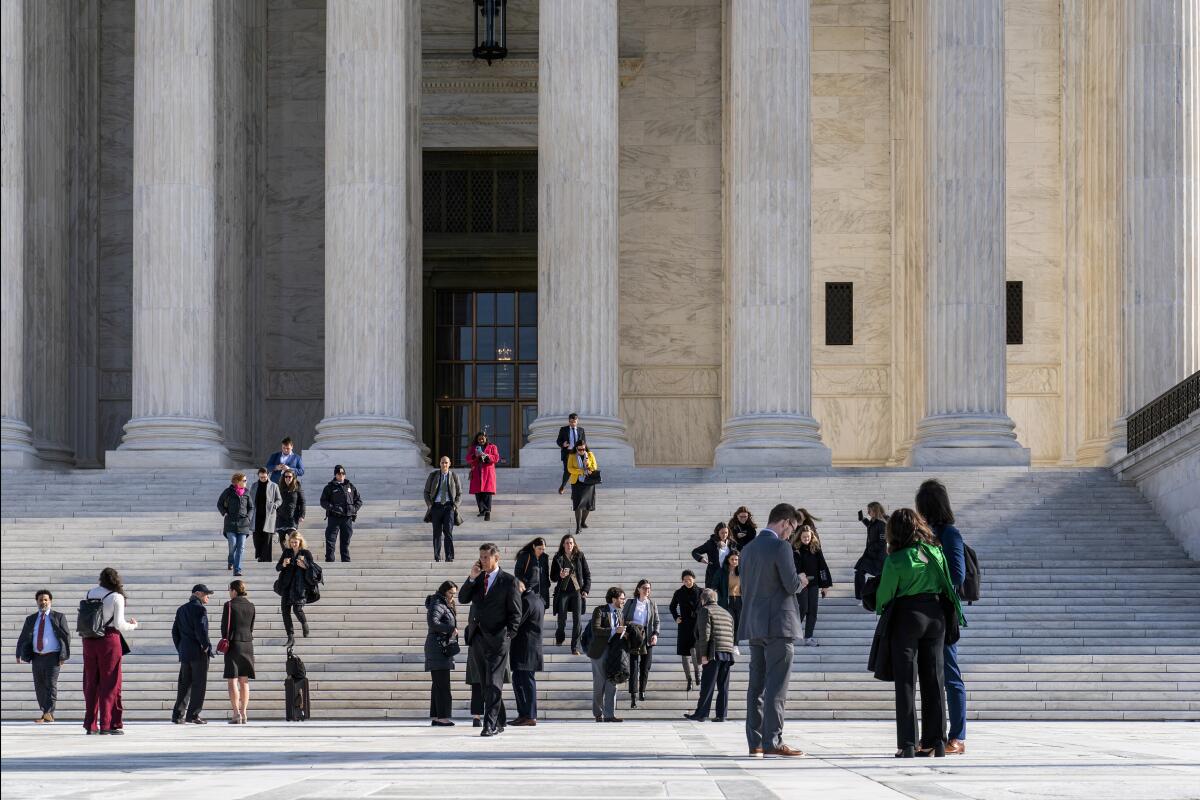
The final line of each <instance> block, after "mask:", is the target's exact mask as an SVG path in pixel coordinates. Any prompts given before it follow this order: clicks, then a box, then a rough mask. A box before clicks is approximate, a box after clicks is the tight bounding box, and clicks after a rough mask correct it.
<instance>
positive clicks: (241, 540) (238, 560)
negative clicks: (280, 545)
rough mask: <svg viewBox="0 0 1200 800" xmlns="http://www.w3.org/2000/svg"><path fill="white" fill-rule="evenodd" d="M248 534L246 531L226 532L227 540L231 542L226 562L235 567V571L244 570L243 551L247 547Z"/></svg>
mask: <svg viewBox="0 0 1200 800" xmlns="http://www.w3.org/2000/svg"><path fill="white" fill-rule="evenodd" d="M246 536H247V534H244V533H226V534H225V541H226V542H228V543H229V558H228V559H227V560H226V561H225V563H226V564H227V565H228V566H231V567H233V571H234V572H241V571H242V552H243V551H245V549H246Z"/></svg>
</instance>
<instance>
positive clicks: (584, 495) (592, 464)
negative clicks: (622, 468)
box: [567, 441, 600, 536]
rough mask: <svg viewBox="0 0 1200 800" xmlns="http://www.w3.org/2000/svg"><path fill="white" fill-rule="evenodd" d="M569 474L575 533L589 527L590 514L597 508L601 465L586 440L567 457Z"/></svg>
mask: <svg viewBox="0 0 1200 800" xmlns="http://www.w3.org/2000/svg"><path fill="white" fill-rule="evenodd" d="M567 475H569V476H570V478H569V479H570V481H571V508H573V509H574V510H575V535H576V536H578V535H579V531H580V529H582V528H586V527H587V518H588V514H590V513H592V512H593V511H595V510H596V484H597V483H599V481H598V480H597V478H598V477H599V475H600V467H599V466H597V465H596V454H595V453H592V452H589V451H588V446H587V442H586V441H579V442H577V443H576V445H575V453H574V454H573V455H571V456H570V457H569V458H568V459H567Z"/></svg>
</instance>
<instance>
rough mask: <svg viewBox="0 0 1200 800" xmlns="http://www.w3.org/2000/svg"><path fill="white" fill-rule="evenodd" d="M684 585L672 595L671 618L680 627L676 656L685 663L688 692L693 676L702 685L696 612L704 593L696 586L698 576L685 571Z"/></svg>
mask: <svg viewBox="0 0 1200 800" xmlns="http://www.w3.org/2000/svg"><path fill="white" fill-rule="evenodd" d="M681 578H682V579H683V585H682V586H680V587H679V588H678V589H676V590H675V594H673V595H671V605H670V606H669V607H668V608H670V610H671V616H672V617H674V618H675V624H676V625H678V626H679V633H678V634H677V635H678V637H679V638H677V639H676V640H675V655H677V656H679V657H680V660H681V661H682V662H683V674H684V677H686V678H687V690H688V691H689V692H690V691H691V690H692V676H693V675H694V676H695V678H696V685H697V686H699V685H700V656H698V655H696V611H697V610H698V609H699V608H700V594H701V592H702V591H703V590H702V589H701V588H700V587H699V586H697V585H696V574H695V573H694V572H692V571H691V570H690V569H685V570H684V571H683V575H682V576H681Z"/></svg>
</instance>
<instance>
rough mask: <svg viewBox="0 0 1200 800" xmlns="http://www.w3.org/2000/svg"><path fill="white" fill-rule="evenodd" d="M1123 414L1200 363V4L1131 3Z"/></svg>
mask: <svg viewBox="0 0 1200 800" xmlns="http://www.w3.org/2000/svg"><path fill="white" fill-rule="evenodd" d="M1124 56H1125V67H1126V69H1125V86H1124V102H1125V109H1124V111H1125V115H1124V116H1125V154H1124V155H1125V158H1124V165H1125V182H1124V198H1123V200H1124V203H1123V208H1124V214H1125V226H1124V227H1125V231H1124V232H1125V249H1124V273H1125V281H1124V283H1125V285H1124V290H1125V291H1124V312H1125V313H1124V318H1125V325H1124V391H1123V402H1122V412H1123V413H1122V418H1121V421H1120V423H1119V424H1118V431H1117V434H1116V436H1115V437H1114V442H1113V447H1112V449H1111V450H1110V455H1111V457H1113V458H1117V457H1120V456H1121V455H1122V454H1123V453H1124V451H1125V426H1124V418H1125V417H1127V416H1128V415H1129V414H1131V413H1133V412H1134V411H1136V410H1138V409H1139V408H1141V407H1142V406H1144V405H1145V404H1146V403H1147V402H1149V401H1150V400H1153V399H1154V398H1155V397H1157V396H1158V395H1160V394H1162V393H1163V392H1164V391H1166V390H1167V389H1169V388H1171V387H1172V386H1174V385H1175V384H1176V383H1178V382H1179V381H1180V380H1182V379H1183V378H1185V377H1186V376H1188V375H1190V374H1192V373H1193V372H1195V371H1196V370H1197V369H1200V294H1198V289H1197V286H1198V284H1200V256H1198V248H1200V0H1158V1H1157V2H1148V1H1147V2H1130V3H1128V4H1127V5H1126V7H1125V53H1124Z"/></svg>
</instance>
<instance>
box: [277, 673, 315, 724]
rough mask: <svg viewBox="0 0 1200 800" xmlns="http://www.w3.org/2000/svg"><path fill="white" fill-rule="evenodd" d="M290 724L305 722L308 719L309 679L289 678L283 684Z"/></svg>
mask: <svg viewBox="0 0 1200 800" xmlns="http://www.w3.org/2000/svg"><path fill="white" fill-rule="evenodd" d="M283 696H284V699H285V701H286V712H287V721H288V722H303V721H304V720H306V719H308V718H309V716H311V715H310V714H309V705H308V678H300V679H299V680H297V679H295V678H288V679H287V680H285V681H284V682H283Z"/></svg>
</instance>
